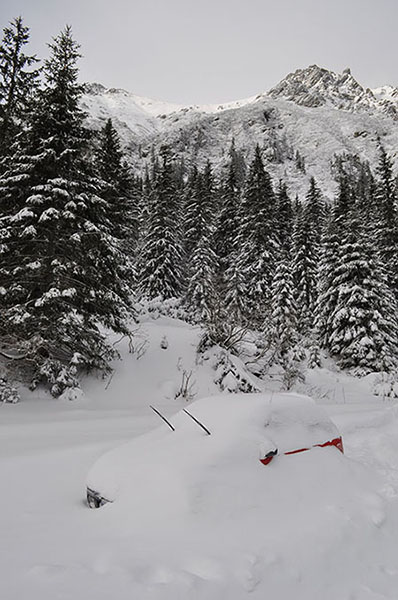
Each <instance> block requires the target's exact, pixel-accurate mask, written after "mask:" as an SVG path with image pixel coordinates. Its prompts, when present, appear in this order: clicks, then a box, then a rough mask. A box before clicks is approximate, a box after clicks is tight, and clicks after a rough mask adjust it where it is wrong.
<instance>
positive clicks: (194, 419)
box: [183, 408, 211, 435]
mask: <svg viewBox="0 0 398 600" xmlns="http://www.w3.org/2000/svg"><path fill="white" fill-rule="evenodd" d="M183 411H184V413H186V414H187V415H188V416H189V417H191V419H192V420H193V421H195V423H197V424H198V425H199V427H201V428H202V429H203V431H205V432H206V433H207V435H211V433H210V431H209V430H208V429H207V427H205V426H204V425H203V423H201V422H200V421H198V419H197V418H196V417H194V416H193V415H191V413H190V412H188V411H187V409H186V408H183Z"/></svg>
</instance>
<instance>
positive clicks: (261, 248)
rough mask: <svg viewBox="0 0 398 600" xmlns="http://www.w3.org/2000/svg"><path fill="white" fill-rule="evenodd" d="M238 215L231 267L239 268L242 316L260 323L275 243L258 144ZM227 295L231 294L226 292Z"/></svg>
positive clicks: (268, 180)
mask: <svg viewBox="0 0 398 600" xmlns="http://www.w3.org/2000/svg"><path fill="white" fill-rule="evenodd" d="M240 216H241V226H240V231H239V234H238V235H239V237H238V240H237V244H238V254H237V264H236V267H235V266H234V267H233V268H234V269H235V268H237V269H238V270H239V271H240V273H241V277H242V279H243V285H244V288H245V291H244V295H243V300H244V304H245V307H244V311H243V313H244V314H243V317H244V319H245V321H246V323H247V324H249V325H253V326H259V325H261V323H262V322H263V321H264V318H265V315H266V313H267V310H268V308H269V294H270V288H271V281H272V276H273V272H274V268H275V262H276V257H277V252H278V242H277V233H276V223H275V196H274V192H273V188H272V182H271V178H270V176H269V174H268V173H267V172H266V171H265V169H264V164H263V161H262V158H261V152H260V148H259V147H258V146H257V147H256V150H255V156H254V159H253V162H252V164H251V166H250V170H249V175H248V179H247V182H246V186H245V191H244V194H243V197H242V203H241V215H240ZM232 281H233V278H232V277H231V283H232ZM229 296H231V297H232V296H233V294H231V293H229Z"/></svg>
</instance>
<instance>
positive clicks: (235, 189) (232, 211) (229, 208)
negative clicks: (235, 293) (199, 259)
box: [214, 161, 241, 278]
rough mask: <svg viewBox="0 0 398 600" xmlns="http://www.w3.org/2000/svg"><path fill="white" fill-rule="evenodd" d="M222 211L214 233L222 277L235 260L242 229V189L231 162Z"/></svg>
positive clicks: (222, 195) (222, 200) (222, 187)
mask: <svg viewBox="0 0 398 600" xmlns="http://www.w3.org/2000/svg"><path fill="white" fill-rule="evenodd" d="M220 197H221V209H220V212H219V214H218V216H217V221H216V228H215V232H214V244H215V250H216V253H217V256H218V259H219V263H220V270H221V272H222V273H221V277H222V278H225V273H226V271H227V270H228V269H229V267H230V266H231V263H232V261H233V260H234V258H233V257H234V254H235V251H236V240H237V236H238V233H239V227H240V222H241V219H240V189H239V186H238V183H237V176H236V172H235V166H234V163H233V162H232V161H231V163H230V164H229V169H228V176H227V178H226V181H225V182H224V183H223V184H222V186H221V192H220Z"/></svg>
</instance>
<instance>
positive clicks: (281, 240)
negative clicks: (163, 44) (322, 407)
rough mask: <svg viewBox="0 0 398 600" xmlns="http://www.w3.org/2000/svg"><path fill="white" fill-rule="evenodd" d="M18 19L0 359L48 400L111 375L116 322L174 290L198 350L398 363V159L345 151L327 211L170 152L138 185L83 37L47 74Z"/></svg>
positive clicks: (7, 73)
mask: <svg viewBox="0 0 398 600" xmlns="http://www.w3.org/2000/svg"><path fill="white" fill-rule="evenodd" d="M28 40H29V32H28V29H27V28H26V27H25V26H24V25H23V22H22V19H21V18H17V19H15V20H14V21H13V22H12V23H11V24H10V26H9V27H7V28H5V29H4V36H3V41H2V44H1V47H0V70H1V71H0V72H1V79H0V135H1V138H0V303H1V305H0V307H1V321H0V344H1V346H0V352H1V356H2V357H3V360H4V361H7V362H8V366H9V367H11V366H12V367H13V368H14V371H15V369H16V368H19V369H20V371H21V374H22V372H23V373H24V374H25V375H26V374H28V375H29V377H30V378H31V380H32V385H33V386H34V385H36V384H37V383H39V382H44V383H48V384H50V386H51V391H52V393H53V394H54V395H59V394H60V393H62V392H63V391H64V390H65V388H67V387H73V386H76V385H78V381H77V375H78V372H79V370H82V369H84V370H90V369H93V368H99V369H102V370H107V369H108V368H109V367H108V365H109V360H110V359H111V358H112V357H114V356H115V349H114V347H113V346H111V345H110V344H109V343H108V342H107V340H106V336H105V333H104V332H105V330H106V329H111V330H113V331H115V332H118V333H121V334H123V335H129V328H128V325H127V322H128V319H129V318H132V317H134V309H133V306H134V303H136V302H137V301H141V302H144V301H145V300H150V301H152V300H154V299H159V301H167V300H168V299H172V298H176V299H178V300H179V302H180V304H181V305H182V306H183V307H184V308H185V313H186V317H187V318H188V319H190V320H192V321H194V322H197V323H200V324H202V325H203V327H204V329H205V332H206V333H205V336H204V339H203V344H202V347H206V346H210V345H212V344H213V345H215V344H219V345H221V346H222V345H223V344H225V343H226V339H227V338H230V337H231V331H234V330H239V329H241V330H248V331H249V330H250V331H256V332H258V333H259V335H260V336H261V337H262V338H263V339H264V340H265V341H266V342H267V343H268V344H269V346H270V347H272V349H273V351H272V356H273V359H272V360H274V361H279V362H280V364H281V365H283V366H285V367H286V368H287V366H288V365H289V363H291V361H292V360H293V359H297V357H299V356H300V352H301V353H302V352H303V348H304V349H307V351H308V353H309V355H310V356H309V358H310V364H311V366H316V365H317V364H319V360H320V348H322V349H324V350H325V351H327V352H328V353H329V354H330V355H331V356H332V357H334V358H335V359H336V360H337V361H338V363H339V364H340V365H341V366H342V367H347V368H356V369H359V370H360V371H361V372H369V371H380V370H391V369H392V368H394V366H395V364H396V359H397V357H398V348H397V334H398V324H397V316H396V315H397V311H396V302H397V293H398V254H397V244H398V235H397V231H398V229H397V212H396V211H397V207H396V187H395V182H394V178H393V169H392V163H391V160H390V158H389V157H388V156H387V155H386V153H385V151H384V149H383V147H382V146H381V144H380V158H379V162H378V164H377V165H376V166H375V168H374V170H373V171H372V170H371V168H370V167H369V165H368V164H367V163H363V162H361V161H360V160H359V159H358V158H357V157H352V156H344V157H337V158H336V160H335V163H334V165H333V169H334V172H335V174H336V179H337V180H338V186H339V191H338V194H337V197H336V199H335V201H334V203H333V204H332V206H330V204H328V203H326V202H325V200H324V198H323V196H322V194H321V191H320V190H319V188H318V186H317V184H316V182H315V180H314V179H311V180H310V184H309V189H308V193H307V195H306V197H305V198H304V199H301V200H298V199H297V198H296V199H294V200H292V199H291V198H290V197H289V194H288V189H287V186H286V184H285V183H284V182H278V183H277V184H275V182H272V181H271V178H270V176H269V174H268V173H267V171H266V169H265V165H264V162H263V158H262V151H261V150H260V148H259V147H256V148H255V149H253V158H252V161H251V162H250V164H249V165H246V163H245V161H244V159H243V157H242V155H241V154H240V152H239V150H238V149H236V148H235V146H234V144H233V142H232V144H231V148H230V154H229V156H230V161H229V165H228V168H227V169H226V171H225V172H223V173H222V174H221V175H219V176H218V177H216V176H215V175H214V173H213V169H212V165H211V164H210V163H208V164H207V165H206V166H205V168H204V169H199V168H197V167H195V166H190V169H189V170H187V169H186V167H185V166H184V165H183V164H182V163H181V161H180V160H176V159H175V157H173V155H172V154H171V152H170V149H168V148H166V147H164V148H162V149H161V151H160V152H159V155H154V156H153V160H152V162H151V165H150V167H149V168H146V170H144V172H143V173H142V174H141V176H140V177H138V176H137V175H134V174H132V173H131V171H130V169H129V167H128V165H127V163H126V162H125V160H124V157H123V154H122V151H121V146H120V142H119V139H118V135H117V133H116V131H115V129H114V127H113V125H112V123H111V121H108V122H107V123H106V124H104V127H103V129H102V131H101V132H100V133H99V134H94V133H93V132H92V131H89V130H88V129H87V128H86V127H85V124H84V119H85V115H84V113H83V112H82V110H81V108H80V104H79V100H80V97H81V95H82V93H83V89H82V86H80V85H79V84H78V68H77V61H78V59H79V57H80V53H79V45H78V44H77V43H76V42H75V41H74V39H73V37H72V32H71V29H70V28H69V27H66V28H65V29H64V30H63V31H62V32H61V33H60V34H59V35H58V36H57V37H55V38H54V39H53V41H52V42H51V43H50V44H49V49H50V56H49V58H48V59H47V60H46V61H44V64H43V65H42V66H39V63H38V61H37V58H36V57H35V56H29V55H27V54H24V49H25V46H26V44H27V43H28Z"/></svg>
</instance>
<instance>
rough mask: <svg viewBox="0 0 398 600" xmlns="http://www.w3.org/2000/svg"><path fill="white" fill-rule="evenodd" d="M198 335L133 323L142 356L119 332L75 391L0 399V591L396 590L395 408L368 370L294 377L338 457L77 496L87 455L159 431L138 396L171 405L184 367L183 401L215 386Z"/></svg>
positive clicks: (365, 594)
mask: <svg viewBox="0 0 398 600" xmlns="http://www.w3.org/2000/svg"><path fill="white" fill-rule="evenodd" d="M198 335H199V332H198V330H196V329H195V328H192V327H190V326H188V325H186V324H184V323H182V322H179V321H173V320H172V319H167V318H163V317H161V318H160V319H158V320H157V321H149V322H147V323H146V324H143V326H142V331H141V342H142V344H143V346H142V347H145V346H146V348H147V350H146V353H144V354H143V356H142V357H141V358H139V359H138V360H137V358H136V356H137V354H129V352H128V345H127V343H126V342H125V341H124V340H123V341H122V342H120V343H119V348H120V350H121V354H122V356H123V361H121V362H119V363H117V364H116V372H115V374H114V376H113V377H112V378H111V379H109V378H108V379H107V380H100V379H98V380H95V379H94V378H89V379H87V380H86V381H85V382H84V392H85V393H84V395H83V397H82V398H80V399H78V400H76V401H75V402H70V401H67V400H54V399H51V398H50V397H48V396H46V395H44V394H41V393H40V392H35V393H34V394H33V395H32V394H30V393H29V394H26V396H25V398H24V399H23V401H22V402H21V403H19V404H17V405H1V406H0V481H1V494H0V520H1V522H0V531H1V543H0V597H1V598H4V599H5V600H17V599H18V600H25V599H28V598H29V600H39V599H40V600H50V599H51V600H54V599H58V598H59V599H68V600H69V599H70V600H72V599H80V598H84V599H85V600H87V599H88V600H90V599H93V600H94V599H96V600H97V599H99V600H101V599H105V598H107V599H108V598H109V597H114V598H117V600H124V599H126V600H127V598H128V599H129V600H130V599H131V598H137V599H138V598H139V599H140V600H146V599H152V598H156V599H162V600H169V599H170V600H175V599H178V598H201V599H205V600H212V599H219V598H228V599H229V600H235V599H236V600H241V599H242V598H245V597H247V596H249V595H250V596H251V597H252V598H261V599H264V598H272V599H273V600H292V599H294V600H300V599H303V600H304V599H305V600H319V599H320V598H322V600H329V599H332V598H333V600H336V599H338V600H368V599H372V600H376V599H378V600H380V599H383V598H384V599H387V598H388V599H391V600H396V598H397V597H398V596H397V590H398V552H397V549H398V548H397V547H398V542H397V540H398V500H397V498H398V418H397V417H398V407H397V406H396V405H395V402H394V401H392V400H383V399H382V397H375V396H373V395H372V393H371V388H372V383H373V382H372V378H366V379H364V380H361V381H358V380H355V379H353V378H351V377H349V376H347V375H342V374H341V373H339V372H337V371H331V370H325V369H323V370H322V369H318V370H314V371H311V372H310V373H309V374H307V384H306V385H307V391H311V393H312V394H313V395H314V396H315V397H316V399H317V401H318V402H319V403H320V404H322V406H323V407H324V408H325V409H326V411H327V412H328V414H329V415H330V416H331V417H332V419H333V420H334V422H335V423H336V425H337V426H338V428H339V429H340V431H341V433H342V434H343V438H344V445H345V451H346V454H345V456H343V455H341V454H340V453H339V452H338V451H336V450H335V449H332V448H330V449H314V450H312V451H311V452H306V453H303V454H299V455H295V456H291V457H283V459H281V460H278V461H273V462H272V463H271V464H270V465H268V466H267V467H264V466H262V465H260V463H258V461H256V462H253V464H252V466H251V467H248V468H247V469H246V471H245V472H243V473H242V469H239V468H238V466H239V465H236V463H235V464H234V462H233V461H229V460H228V459H227V458H225V459H224V464H223V466H224V467H225V468H224V470H223V472H222V474H221V475H220V473H221V471H220V469H219V465H216V466H215V467H212V466H211V465H208V466H207V467H206V468H203V470H202V472H201V473H190V474H189V477H187V480H185V481H183V482H182V483H183V488H184V486H185V487H186V486H187V484H188V483H189V482H193V483H194V486H193V487H191V488H189V489H190V492H191V493H192V494H191V496H190V497H189V502H187V501H186V500H187V499H186V497H185V496H184V495H180V494H179V493H176V490H178V489H181V488H178V487H177V488H176V487H172V486H170V485H169V483H168V482H167V481H163V482H162V481H161V474H159V473H157V475H156V478H155V477H152V478H151V473H147V479H146V484H145V485H146V486H147V487H148V490H149V491H150V492H151V493H150V494H149V495H148V498H147V500H148V501H147V502H145V503H143V502H142V498H143V496H138V497H139V498H141V502H138V501H136V502H132V503H131V505H130V504H129V502H128V501H127V500H126V499H124V500H123V502H120V503H119V504H117V503H114V504H113V505H107V506H105V507H103V508H101V509H99V510H89V509H88V508H87V506H86V505H85V502H84V486H85V480H86V476H87V473H88V471H89V469H90V468H91V466H92V464H93V463H94V462H95V461H96V460H97V459H98V458H99V457H100V456H101V455H102V454H103V453H104V452H105V451H107V450H109V449H111V448H113V447H115V446H117V445H119V444H122V443H124V442H126V441H128V440H131V439H132V438H134V437H136V436H138V435H140V434H142V433H144V432H148V431H151V430H152V429H154V428H158V427H162V424H161V421H159V419H158V418H157V417H156V415H154V414H153V413H152V412H151V411H150V410H149V408H148V405H149V404H155V405H156V406H158V407H159V408H161V409H162V410H163V411H164V412H165V413H166V414H167V415H169V416H171V415H173V414H174V413H176V412H177V411H178V410H179V409H180V408H181V407H183V406H186V403H184V401H183V400H181V399H179V400H176V399H175V398H174V394H175V392H176V391H177V389H178V387H179V384H180V382H181V378H182V373H183V371H184V370H186V371H187V372H190V371H192V372H193V375H192V378H193V379H194V380H195V385H194V389H193V392H195V394H196V396H195V397H196V398H198V397H203V396H209V395H212V394H215V393H217V388H216V386H215V384H214V383H213V377H214V372H213V371H212V369H211V366H210V365H209V364H206V363H205V364H202V365H197V364H196V362H195V346H196V343H197V339H198ZM164 336H166V337H167V341H168V348H167V349H162V348H161V346H160V342H161V340H162V338H163V337H164ZM145 340H146V341H147V343H146V344H145ZM138 345H139V343H138ZM301 391H304V390H301ZM164 427H165V428H166V426H164ZM193 431H195V429H194V430H193ZM170 434H171V435H172V433H171V432H170ZM237 473H239V477H235V475H236V474H237ZM152 475H155V474H154V473H153V474H152ZM159 479H160V480H159ZM133 484H134V482H131V485H132V487H133ZM133 506H135V507H136V510H135V511H133V510H132V507H133Z"/></svg>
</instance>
